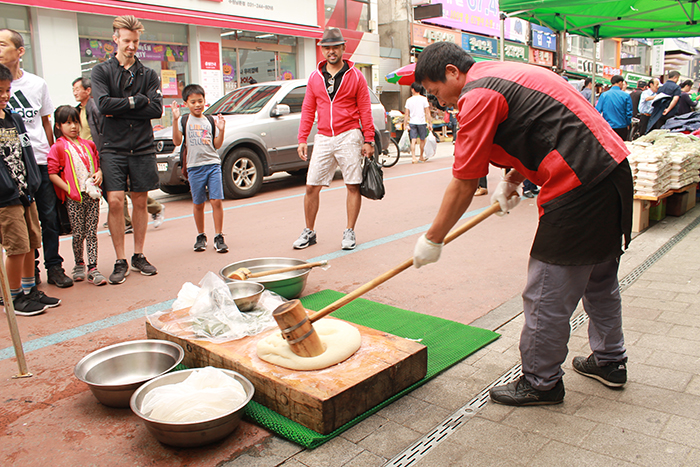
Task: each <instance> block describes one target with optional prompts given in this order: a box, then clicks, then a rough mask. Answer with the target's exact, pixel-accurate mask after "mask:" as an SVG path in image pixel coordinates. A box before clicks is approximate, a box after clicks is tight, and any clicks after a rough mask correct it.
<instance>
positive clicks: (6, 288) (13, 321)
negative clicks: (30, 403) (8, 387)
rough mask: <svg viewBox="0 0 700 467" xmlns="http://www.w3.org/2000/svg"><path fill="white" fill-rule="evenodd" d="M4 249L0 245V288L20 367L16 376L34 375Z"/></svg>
mask: <svg viewBox="0 0 700 467" xmlns="http://www.w3.org/2000/svg"><path fill="white" fill-rule="evenodd" d="M3 250H4V248H3V246H2V245H0V290H2V299H3V302H4V303H5V315H6V316H7V326H8V327H9V328H10V337H11V338H12V345H13V347H14V349H15V356H16V357H17V366H18V367H19V374H18V375H17V376H16V377H17V378H24V377H27V376H32V374H31V373H29V370H28V369H27V360H26V359H25V358H24V348H23V347H22V338H21V337H20V335H19V328H18V327H17V317H16V316H15V307H14V303H12V294H11V293H10V284H9V282H8V280H7V271H6V270H5V258H3V255H2V252H3Z"/></svg>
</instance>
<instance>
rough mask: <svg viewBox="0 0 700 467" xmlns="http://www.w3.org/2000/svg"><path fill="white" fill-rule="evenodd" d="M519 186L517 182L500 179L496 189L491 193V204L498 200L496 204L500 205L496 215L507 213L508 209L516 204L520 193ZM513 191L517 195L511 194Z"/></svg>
mask: <svg viewBox="0 0 700 467" xmlns="http://www.w3.org/2000/svg"><path fill="white" fill-rule="evenodd" d="M519 186H520V185H519V184H516V183H513V182H507V181H505V180H501V181H500V183H499V184H498V186H497V187H496V191H494V192H493V195H491V204H493V203H495V202H496V201H498V204H500V205H501V210H500V211H498V212H497V213H496V214H497V215H499V216H502V215H504V214H508V211H510V210H511V209H513V208H514V207H515V206H517V205H518V203H519V202H520V193H518V187H519ZM513 193H515V194H516V195H517V196H511V195H512V194H513Z"/></svg>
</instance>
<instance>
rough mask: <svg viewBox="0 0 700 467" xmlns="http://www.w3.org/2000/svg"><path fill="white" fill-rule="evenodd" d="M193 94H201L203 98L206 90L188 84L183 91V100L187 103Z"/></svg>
mask: <svg viewBox="0 0 700 467" xmlns="http://www.w3.org/2000/svg"><path fill="white" fill-rule="evenodd" d="M192 94H201V95H202V97H205V95H204V88H203V87H202V86H200V85H199V84H188V85H187V86H185V89H183V90H182V100H183V101H185V102H187V99H189V97H190V96H191V95H192Z"/></svg>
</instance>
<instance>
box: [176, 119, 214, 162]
mask: <svg viewBox="0 0 700 467" xmlns="http://www.w3.org/2000/svg"><path fill="white" fill-rule="evenodd" d="M204 116H205V117H207V120H209V124H210V125H211V132H212V141H213V139H214V137H215V135H216V123H215V122H214V117H212V116H211V115H206V114H205V115H204ZM189 118H190V114H187V115H183V116H182V117H180V132H181V133H182V145H181V146H180V167H182V168H183V169H184V168H185V164H187V133H186V129H187V120H188V119H189Z"/></svg>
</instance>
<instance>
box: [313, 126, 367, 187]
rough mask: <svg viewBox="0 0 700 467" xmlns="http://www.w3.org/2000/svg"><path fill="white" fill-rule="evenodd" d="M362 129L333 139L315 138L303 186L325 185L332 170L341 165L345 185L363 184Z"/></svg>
mask: <svg viewBox="0 0 700 467" xmlns="http://www.w3.org/2000/svg"><path fill="white" fill-rule="evenodd" d="M364 141H365V138H364V136H363V135H362V130H360V129H359V128H358V129H355V130H348V131H346V132H344V133H341V134H339V135H336V136H323V135H321V134H318V133H317V134H316V136H314V148H313V151H312V152H311V160H310V161H309V172H308V173H307V175H306V184H307V185H314V186H318V185H321V186H328V185H330V184H331V181H332V180H333V176H334V175H335V169H336V168H338V166H340V171H341V172H342V174H343V180H344V181H345V183H346V184H347V185H359V184H360V183H362V144H363V143H364Z"/></svg>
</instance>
